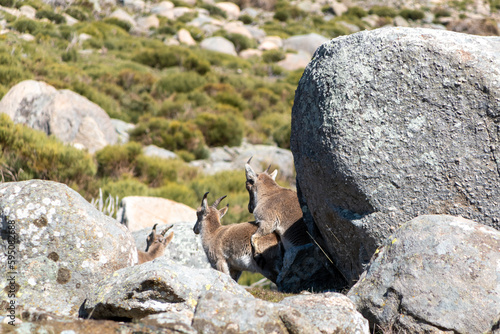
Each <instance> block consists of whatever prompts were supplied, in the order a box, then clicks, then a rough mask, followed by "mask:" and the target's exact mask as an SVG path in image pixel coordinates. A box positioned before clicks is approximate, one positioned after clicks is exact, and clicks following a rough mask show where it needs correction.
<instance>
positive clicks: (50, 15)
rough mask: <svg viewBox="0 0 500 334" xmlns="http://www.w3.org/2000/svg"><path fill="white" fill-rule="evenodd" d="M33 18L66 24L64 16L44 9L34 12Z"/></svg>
mask: <svg viewBox="0 0 500 334" xmlns="http://www.w3.org/2000/svg"><path fill="white" fill-rule="evenodd" d="M35 17H36V18H37V19H44V18H46V19H48V20H50V21H52V22H54V23H57V24H61V23H66V19H65V18H64V16H62V15H61V14H58V13H54V12H53V11H51V10H45V9H40V10H38V11H37V12H36V15H35Z"/></svg>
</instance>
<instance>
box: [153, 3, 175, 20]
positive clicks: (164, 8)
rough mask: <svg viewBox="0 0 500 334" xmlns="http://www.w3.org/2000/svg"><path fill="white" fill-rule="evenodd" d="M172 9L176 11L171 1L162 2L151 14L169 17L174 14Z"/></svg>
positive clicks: (154, 7)
mask: <svg viewBox="0 0 500 334" xmlns="http://www.w3.org/2000/svg"><path fill="white" fill-rule="evenodd" d="M172 9H174V4H173V3H172V2H170V1H162V2H160V3H158V4H156V5H154V6H153V7H151V13H152V14H156V15H160V16H164V17H167V18H168V16H169V15H170V13H172Z"/></svg>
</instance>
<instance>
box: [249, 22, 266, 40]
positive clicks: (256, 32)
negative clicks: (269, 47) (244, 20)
mask: <svg viewBox="0 0 500 334" xmlns="http://www.w3.org/2000/svg"><path fill="white" fill-rule="evenodd" d="M245 27H246V28H247V30H248V31H249V32H250V34H251V35H252V38H253V39H255V40H256V41H262V40H263V39H264V38H265V37H266V32H265V31H264V30H262V29H260V28H258V27H256V26H251V25H248V24H246V25H245Z"/></svg>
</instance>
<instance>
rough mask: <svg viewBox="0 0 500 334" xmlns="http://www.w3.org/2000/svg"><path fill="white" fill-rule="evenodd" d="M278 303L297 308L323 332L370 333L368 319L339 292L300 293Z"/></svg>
mask: <svg viewBox="0 0 500 334" xmlns="http://www.w3.org/2000/svg"><path fill="white" fill-rule="evenodd" d="M279 304H281V305H287V306H290V307H292V308H295V309H297V310H299V312H301V313H302V314H304V315H305V316H306V317H307V318H308V319H309V320H310V321H311V322H312V323H313V325H315V326H316V327H317V328H318V329H319V330H320V331H321V333H323V334H329V333H331V334H333V333H365V334H369V333H370V330H369V327H368V320H366V319H365V318H363V316H362V315H361V314H360V313H359V312H358V311H357V310H356V306H355V305H354V303H353V302H352V301H351V300H350V299H349V298H347V297H346V296H345V295H343V294H340V293H334V292H326V293H319V294H305V295H304V294H302V295H297V296H291V297H286V298H285V299H283V300H282V301H281V302H279Z"/></svg>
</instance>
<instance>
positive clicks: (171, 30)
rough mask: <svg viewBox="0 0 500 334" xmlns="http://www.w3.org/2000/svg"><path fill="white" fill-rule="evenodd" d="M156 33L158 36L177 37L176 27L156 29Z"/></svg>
mask: <svg viewBox="0 0 500 334" xmlns="http://www.w3.org/2000/svg"><path fill="white" fill-rule="evenodd" d="M156 32H157V33H158V34H165V35H175V34H176V33H177V30H176V29H175V28H174V27H171V26H169V25H165V26H161V27H159V28H158V29H156Z"/></svg>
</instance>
